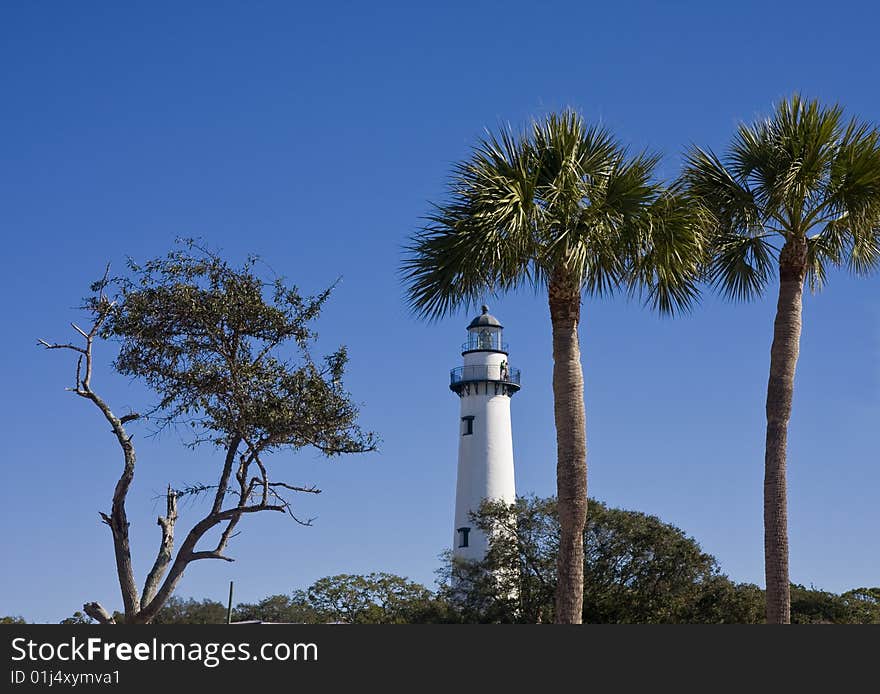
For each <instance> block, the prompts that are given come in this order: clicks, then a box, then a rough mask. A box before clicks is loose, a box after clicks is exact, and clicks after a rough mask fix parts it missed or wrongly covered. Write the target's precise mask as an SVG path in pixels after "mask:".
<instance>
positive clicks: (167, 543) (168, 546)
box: [141, 484, 177, 605]
mask: <svg viewBox="0 0 880 694" xmlns="http://www.w3.org/2000/svg"><path fill="white" fill-rule="evenodd" d="M165 502H166V507H165V515H164V516H159V518H158V519H157V520H156V522H157V523H158V525H159V527H160V528H162V540H161V542H160V543H159V552H158V554H157V555H156V561H155V562H154V563H153V568H152V569H150V573H149V574H147V580H146V581H145V582H144V590H143V593H142V594H141V604H142V605H143V604H146V603H148V602H150V600H152V599H153V596H154V595H156V590H157V589H158V588H159V582H160V581H161V580H162V577H163V576H164V575H165V571H166V570H167V568H168V565H169V564H170V563H171V557H172V554H173V552H174V524H175V523H176V522H177V493H176V492H175V491H174V490H173V489H172V488H171V485H170V484H169V485H168V491H167V492H166V493H165Z"/></svg>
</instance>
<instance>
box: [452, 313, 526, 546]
mask: <svg viewBox="0 0 880 694" xmlns="http://www.w3.org/2000/svg"><path fill="white" fill-rule="evenodd" d="M482 310H483V312H482V314H481V315H479V316H477V317H476V318H474V319H473V320H472V321H471V323H470V325H468V328H467V330H468V339H467V342H465V343H464V344H463V345H462V346H461V354H462V357H464V365H463V366H459V367H458V368H455V369H452V372H451V373H450V385H449V388H450V389H451V390H452V391H453V392H454V393H456V394H457V395H458V397H459V399H460V401H461V421H460V423H459V427H460V428H459V432H458V434H459V438H458V482H457V485H456V492H455V534H454V539H453V545H452V547H453V550H452V554H453V557H454V558H456V559H465V560H471V561H479V560H481V559H483V557H484V556H485V555H486V551H487V550H488V549H489V543H488V538H487V537H486V536H485V534H484V533H482V532H481V531H480V530H479V529H478V528H476V527H474V523H473V521H472V520H471V519H470V515H469V514H470V513H471V512H472V511H476V510H477V509H479V507H480V503H481V502H482V501H483V499H491V500H493V501H505V502H507V503H512V502H513V501H514V498H515V496H516V488H515V486H514V478H513V439H512V436H511V429H510V399H511V397H512V396H513V394H514V393H516V392H517V391H518V390H519V388H520V374H519V369H513V368H511V367H510V365H509V364H508V362H507V356H508V352H507V343H505V342H504V340H503V339H502V332H503V330H504V328H503V326H502V325H501V323H499V322H498V319H497V318H495V316H492V315H491V314H490V313H489V307H488V306H483V307H482Z"/></svg>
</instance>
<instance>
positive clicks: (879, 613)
mask: <svg viewBox="0 0 880 694" xmlns="http://www.w3.org/2000/svg"><path fill="white" fill-rule="evenodd" d="M840 598H841V600H843V604H844V605H845V606H846V611H847V621H848V622H849V623H850V624H880V588H856V589H855V590H849V591H847V592H846V593H844V594H843V595H841V596H840Z"/></svg>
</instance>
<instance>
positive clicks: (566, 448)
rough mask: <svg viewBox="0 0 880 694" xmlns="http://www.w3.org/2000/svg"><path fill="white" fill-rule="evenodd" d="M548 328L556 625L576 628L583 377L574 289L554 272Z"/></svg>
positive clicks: (582, 514) (582, 518)
mask: <svg viewBox="0 0 880 694" xmlns="http://www.w3.org/2000/svg"><path fill="white" fill-rule="evenodd" d="M548 293H549V303H550V320H551V323H552V325H553V405H554V416H555V420H556V494H557V501H558V508H559V525H560V538H559V555H558V556H557V560H556V565H557V585H556V623H557V624H580V623H581V622H582V621H583V602H584V524H585V523H586V520H587V435H586V416H585V414H584V375H583V371H582V370H581V352H580V344H579V342H578V323H579V321H580V310H581V298H580V287H579V285H577V284H574V283H572V282H570V281H568V280H567V278H565V277H564V276H561V274H560V273H556V274H554V276H553V277H552V278H551V279H550V283H549V292H548Z"/></svg>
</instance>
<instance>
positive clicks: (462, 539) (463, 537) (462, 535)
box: [458, 528, 471, 547]
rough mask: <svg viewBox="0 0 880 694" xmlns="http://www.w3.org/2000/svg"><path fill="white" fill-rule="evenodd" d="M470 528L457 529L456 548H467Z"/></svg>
mask: <svg viewBox="0 0 880 694" xmlns="http://www.w3.org/2000/svg"><path fill="white" fill-rule="evenodd" d="M470 531H471V529H470V528H459V529H458V546H459V547H467V546H468V533H470Z"/></svg>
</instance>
